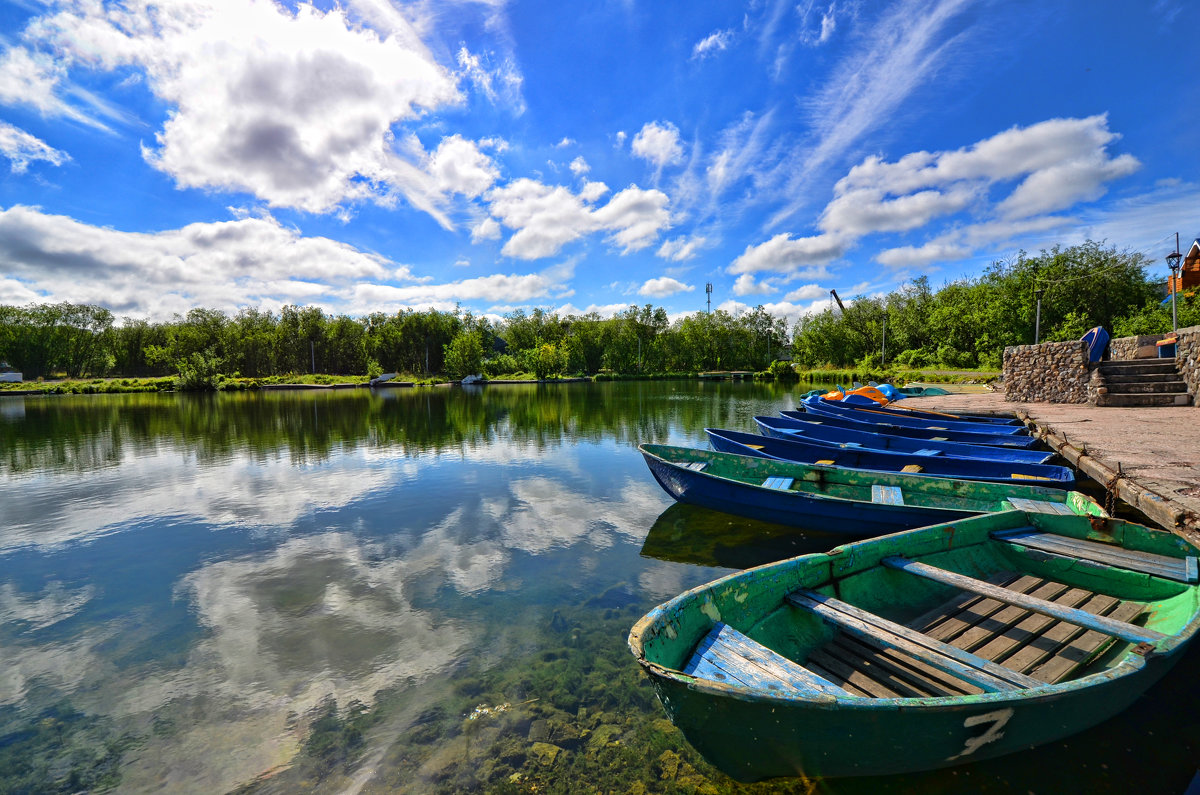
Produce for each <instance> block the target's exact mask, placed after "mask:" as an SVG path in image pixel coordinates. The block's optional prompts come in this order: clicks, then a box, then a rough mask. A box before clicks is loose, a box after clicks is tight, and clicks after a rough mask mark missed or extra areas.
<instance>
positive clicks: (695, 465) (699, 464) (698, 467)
mask: <svg viewBox="0 0 1200 795" xmlns="http://www.w3.org/2000/svg"><path fill="white" fill-rule="evenodd" d="M680 466H682V467H683V468H684V469H690V470H693V471H695V472H703V471H704V468H705V467H707V466H708V462H707V461H691V462H689V463H687V464H680Z"/></svg>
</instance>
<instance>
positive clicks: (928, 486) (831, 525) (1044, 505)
mask: <svg viewBox="0 0 1200 795" xmlns="http://www.w3.org/2000/svg"><path fill="white" fill-rule="evenodd" d="M638 450H639V451H640V452H641V453H642V455H643V457H645V459H646V465H647V466H648V467H650V472H651V473H652V474H653V475H654V479H655V480H657V481H658V484H659V485H660V486H662V487H663V490H664V491H666V492H667V493H668V494H670V495H671V496H672V497H674V498H675V499H676V500H678V501H679V502H683V503H688V504H690V505H698V506H700V507H702V508H711V509H713V510H715V511H723V512H724V513H732V514H737V515H739V516H748V517H750V518H752V519H759V520H761V521H764V522H775V523H777V524H784V525H790V526H792V527H799V528H802V529H805V530H814V531H819V532H826V533H843V534H845V535H852V536H867V535H880V534H882V533H896V532H899V531H901V530H909V529H912V528H914V527H925V526H927V525H931V524H936V523H937V522H938V521H939V520H940V519H941V518H946V519H948V520H949V521H955V520H956V519H960V518H965V517H966V516H970V515H973V514H978V513H992V512H996V511H1007V510H1011V509H1012V508H1014V507H1019V508H1021V509H1022V510H1035V511H1044V512H1049V513H1063V514H1065V513H1078V514H1083V515H1093V516H1104V515H1105V514H1104V511H1103V510H1102V509H1101V508H1100V506H1099V505H1097V504H1096V502H1095V500H1092V499H1091V498H1090V497H1087V496H1085V495H1083V494H1080V493H1079V492H1077V491H1068V490H1066V489H1051V488H1042V487H1040V486H1025V485H1021V486H1010V485H1006V484H1003V483H988V482H986V481H978V480H953V479H950V478H926V477H921V476H920V475H903V474H895V473H891V472H866V471H863V470H858V469H841V468H839V467H819V466H808V465H805V464H797V463H794V462H791V461H777V460H775V459H773V458H757V457H752V456H744V455H730V454H728V453H717V452H713V451H712V450H697V449H693V448H690V447H674V446H671V445H663V444H643V445H641V446H640V447H638ZM1035 482H1036V481H1035Z"/></svg>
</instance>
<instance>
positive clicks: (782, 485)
mask: <svg viewBox="0 0 1200 795" xmlns="http://www.w3.org/2000/svg"><path fill="white" fill-rule="evenodd" d="M795 482H796V479H795V478H785V477H770V478H767V479H766V480H764V481H763V482H762V484H763V488H765V489H778V490H779V491H788V490H790V489H791V488H792V484H793V483H795Z"/></svg>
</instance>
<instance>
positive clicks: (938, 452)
mask: <svg viewBox="0 0 1200 795" xmlns="http://www.w3.org/2000/svg"><path fill="white" fill-rule="evenodd" d="M941 454H942V451H941V450H934V449H933V448H931V447H922V448H921V449H920V450H913V451H912V453H911V455H941Z"/></svg>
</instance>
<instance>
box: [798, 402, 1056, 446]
mask: <svg viewBox="0 0 1200 795" xmlns="http://www.w3.org/2000/svg"><path fill="white" fill-rule="evenodd" d="M779 413H780V414H781V415H783V416H784V417H788V418H790V419H793V420H796V419H804V418H811V419H819V420H821V421H822V422H824V423H826V424H830V425H838V426H841V427H843V428H849V429H851V430H855V431H864V432H866V433H886V434H889V435H891V436H907V437H909V438H910V439H928V440H930V441H934V442H959V443H960V444H979V445H985V446H988V447H1005V448H1013V449H1017V448H1029V447H1033V445H1034V444H1035V443H1036V442H1037V440H1036V439H1034V438H1033V437H1032V436H1029V435H1021V434H1016V435H1013V434H1008V435H1004V436H998V435H996V434H994V433H970V432H967V431H947V430H929V429H927V428H913V427H911V426H908V425H897V424H895V423H892V422H888V421H887V420H886V419H885V420H884V421H883V422H866V421H862V420H858V419H855V418H854V417H852V416H849V415H848V414H847V413H842V414H836V413H834V412H824V411H822V410H821V409H820V408H819V407H814V408H812V409H809V410H807V411H780V412H779ZM864 416H870V415H864Z"/></svg>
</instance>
